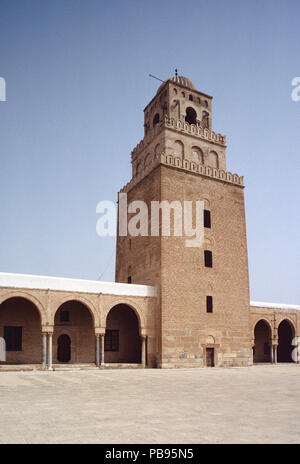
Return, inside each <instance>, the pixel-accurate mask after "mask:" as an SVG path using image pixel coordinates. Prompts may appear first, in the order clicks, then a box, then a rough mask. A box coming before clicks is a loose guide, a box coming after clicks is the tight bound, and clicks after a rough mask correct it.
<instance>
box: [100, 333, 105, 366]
mask: <svg viewBox="0 0 300 464" xmlns="http://www.w3.org/2000/svg"><path fill="white" fill-rule="evenodd" d="M104 337H105V334H101V364H104V362H105V361H104Z"/></svg>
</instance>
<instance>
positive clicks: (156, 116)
mask: <svg viewBox="0 0 300 464" xmlns="http://www.w3.org/2000/svg"><path fill="white" fill-rule="evenodd" d="M157 123H159V114H158V113H156V115H155V116H154V118H153V127H154V126H155V125H156V124H157Z"/></svg>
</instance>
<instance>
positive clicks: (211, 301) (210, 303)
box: [206, 296, 213, 313]
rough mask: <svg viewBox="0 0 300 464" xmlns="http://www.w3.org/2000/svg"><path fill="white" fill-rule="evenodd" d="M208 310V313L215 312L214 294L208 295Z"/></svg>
mask: <svg viewBox="0 0 300 464" xmlns="http://www.w3.org/2000/svg"><path fill="white" fill-rule="evenodd" d="M206 312H207V313H212V312H213V297H212V296H207V297H206Z"/></svg>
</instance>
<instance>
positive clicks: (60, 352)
mask: <svg viewBox="0 0 300 464" xmlns="http://www.w3.org/2000/svg"><path fill="white" fill-rule="evenodd" d="M70 359H71V339H70V337H69V335H66V334H62V335H60V336H59V337H58V339H57V360H58V361H59V362H62V363H67V362H69V361H70Z"/></svg>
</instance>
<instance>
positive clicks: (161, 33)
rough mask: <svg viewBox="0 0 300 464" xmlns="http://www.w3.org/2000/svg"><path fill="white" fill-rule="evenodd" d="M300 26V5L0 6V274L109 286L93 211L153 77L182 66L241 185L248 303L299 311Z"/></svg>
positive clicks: (105, 241) (126, 175) (119, 172)
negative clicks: (1, 86) (298, 93)
mask: <svg viewBox="0 0 300 464" xmlns="http://www.w3.org/2000/svg"><path fill="white" fill-rule="evenodd" d="M299 17H300V2H299V1H298V0H287V1H286V0H285V1H283V0H282V1H278V0H272V1H269V0H264V1H263V2H262V1H256V0H251V1H250V0H238V1H235V0H227V1H225V0H222V1H221V0H218V1H210V2H207V1H201V0H198V1H190V2H188V3H184V2H182V1H177V0H174V1H172V2H171V1H159V2H158V1H149V2H147V3H146V2H143V1H135V0H134V1H130V0H129V1H127V0H123V1H110V2H104V1H100V0H85V1H80V0H51V1H50V0H29V1H26V2H25V1H22V2H21V1H20V0H0V44H1V47H0V76H2V77H4V78H5V80H6V84H7V101H6V102H0V160H1V165H0V166H1V168H0V194H1V200H2V201H1V203H0V215H1V227H0V270H1V271H3V272H17V273H32V274H42V275H54V276H64V277H75V278H86V279H98V278H99V277H100V276H101V279H102V280H108V281H109V280H114V258H115V243H114V239H113V238H100V237H98V236H97V234H96V221H97V218H98V216H97V215H96V205H97V203H98V202H99V201H100V200H116V195H117V192H118V190H119V189H120V188H121V187H122V186H123V185H124V184H125V183H126V182H128V180H129V179H130V176H131V165H130V152H131V150H132V148H133V147H134V146H135V145H136V144H137V143H138V142H139V140H140V139H141V138H142V136H143V108H144V107H145V106H146V104H147V103H148V101H149V100H150V99H151V98H152V97H153V95H154V93H155V92H156V90H157V87H158V85H159V83H158V82H157V81H155V80H153V79H151V78H149V77H148V74H149V73H152V74H154V75H157V76H159V77H160V78H162V79H166V78H167V77H169V76H171V75H173V74H174V68H175V67H177V68H178V70H179V74H182V75H185V76H187V77H188V78H190V79H191V80H192V82H193V83H194V84H195V85H196V87H197V88H198V89H199V90H201V91H203V92H205V93H208V94H210V95H213V97H214V100H213V129H214V130H215V131H217V132H221V133H222V134H226V135H227V142H228V149H227V168H228V170H230V171H232V172H237V173H238V174H240V175H244V176H245V184H246V189H245V198H246V219H247V235H248V250H249V272H250V285H251V298H252V299H255V300H261V301H274V302H285V303H298V304H299V303H300V285H299V282H300V278H299V277H300V275H299V261H300V260H299V258H300V251H299V249H300V248H299V235H300V234H299V229H300V219H299V174H300V172H299V171H300V170H299V166H300V162H299V158H300V130H299V126H300V125H299V123H300V101H299V102H294V101H292V99H291V92H292V87H291V81H292V78H293V77H295V76H299V75H300V54H299V49H300V33H299Z"/></svg>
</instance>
